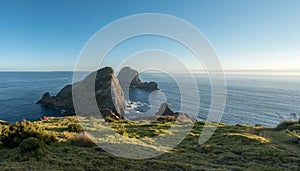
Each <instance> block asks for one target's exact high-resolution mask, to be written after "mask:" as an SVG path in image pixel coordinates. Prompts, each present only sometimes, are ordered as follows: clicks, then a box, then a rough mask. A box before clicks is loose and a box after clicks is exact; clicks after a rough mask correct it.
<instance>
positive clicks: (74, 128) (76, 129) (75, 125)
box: [68, 123, 83, 132]
mask: <svg viewBox="0 0 300 171" xmlns="http://www.w3.org/2000/svg"><path fill="white" fill-rule="evenodd" d="M68 131H69V132H82V131H83V128H82V126H81V125H80V124H78V123H73V124H70V125H68Z"/></svg>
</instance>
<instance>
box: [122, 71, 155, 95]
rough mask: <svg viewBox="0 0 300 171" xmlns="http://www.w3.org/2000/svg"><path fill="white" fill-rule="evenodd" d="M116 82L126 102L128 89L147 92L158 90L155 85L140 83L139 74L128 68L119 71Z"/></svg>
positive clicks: (152, 83)
mask: <svg viewBox="0 0 300 171" xmlns="http://www.w3.org/2000/svg"><path fill="white" fill-rule="evenodd" d="M118 80H119V82H120V85H121V87H122V89H123V91H124V94H125V98H126V100H129V89H131V88H138V89H141V90H144V91H148V92H151V91H154V90H158V87H157V83H155V82H141V80H140V78H139V73H138V72H137V71H136V70H134V69H132V68H130V67H124V68H122V69H121V71H120V72H119V74H118Z"/></svg>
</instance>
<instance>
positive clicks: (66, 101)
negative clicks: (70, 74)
mask: <svg viewBox="0 0 300 171" xmlns="http://www.w3.org/2000/svg"><path fill="white" fill-rule="evenodd" d="M91 79H95V92H93V93H95V96H96V101H97V105H98V108H99V110H107V109H109V110H111V111H113V112H114V113H116V114H118V115H120V116H123V115H124V113H125V110H126V104H125V99H124V93H123V90H122V88H121V86H120V84H119V80H118V79H117V77H116V76H115V75H114V71H113V69H112V68H111V67H105V68H102V69H99V70H97V71H95V72H92V73H90V74H89V75H88V76H87V77H86V78H85V79H83V80H82V81H80V82H77V83H74V84H73V85H67V86H65V87H64V88H63V89H62V90H61V91H60V92H59V93H58V94H57V95H56V96H50V94H49V93H48V92H47V93H45V94H44V95H43V97H42V98H41V99H40V100H39V101H38V103H39V104H41V105H43V106H47V107H51V108H56V109H64V110H67V111H74V106H73V97H72V89H75V90H76V93H78V94H79V95H77V96H76V97H77V98H79V99H76V100H80V99H84V100H82V102H81V105H85V106H87V109H88V106H89V105H90V101H89V100H86V99H89V97H92V96H91V95H90V92H87V91H86V86H87V84H89V83H91V82H93V81H91ZM83 112H84V111H83ZM87 112H88V111H87Z"/></svg>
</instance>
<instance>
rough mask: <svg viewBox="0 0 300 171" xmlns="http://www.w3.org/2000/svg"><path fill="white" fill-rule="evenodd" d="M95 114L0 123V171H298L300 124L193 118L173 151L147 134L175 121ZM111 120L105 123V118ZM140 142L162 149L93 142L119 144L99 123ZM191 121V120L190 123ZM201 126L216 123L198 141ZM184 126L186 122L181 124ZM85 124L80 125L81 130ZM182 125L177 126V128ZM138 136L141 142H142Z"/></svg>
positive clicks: (158, 132)
mask: <svg viewBox="0 0 300 171" xmlns="http://www.w3.org/2000/svg"><path fill="white" fill-rule="evenodd" d="M106 120H107V121H106V122H105V121H104V120H103V119H98V118H95V117H89V118H86V117H76V116H69V117H49V118H48V120H44V121H43V120H41V121H22V122H17V123H14V124H10V125H7V124H1V125H0V131H1V135H0V141H1V145H0V158H1V159H0V168H1V170H42V169H44V170H129V169H130V170H247V169H248V170H299V163H300V142H299V137H300V129H299V128H300V123H299V122H298V121H283V122H282V123H281V124H279V125H278V126H277V127H276V128H267V127H261V126H256V127H254V126H248V125H241V124H238V125H227V124H220V123H205V122H197V123H195V125H194V126H193V129H192V130H191V132H190V133H189V135H188V136H187V137H186V138H185V139H184V140H183V141H182V142H181V143H180V144H179V145H177V146H176V147H175V148H174V149H167V148H165V147H163V146H157V145H156V142H153V139H151V137H156V136H159V135H163V134H164V133H167V134H174V133H175V132H172V131H176V129H175V130H172V131H171V132H170V131H169V128H170V127H171V126H173V124H174V122H173V121H169V120H167V121H162V120H160V121H147V120H139V121H128V120H114V119H106ZM108 121H109V122H108ZM104 122H105V124H107V125H109V127H110V128H111V129H112V130H114V131H116V132H117V133H119V134H121V135H123V136H125V137H128V138H130V139H131V140H132V141H131V144H132V145H140V146H144V147H147V148H151V149H154V150H157V151H164V152H166V153H164V154H162V155H159V156H156V157H153V158H149V159H143V160H138V159H126V158H121V157H117V156H114V155H112V154H110V153H108V152H106V151H104V150H103V149H102V148H100V147H98V146H97V145H96V144H94V142H96V143H101V142H109V143H112V144H115V145H118V143H120V142H119V139H117V138H116V137H114V136H110V135H107V136H106V137H103V138H98V139H95V137H93V136H92V135H91V134H89V133H87V132H90V131H98V133H103V134H104V133H107V131H108V130H107V128H105V127H104V126H103V124H102V123H104ZM188 124H190V123H188ZM205 124H208V125H214V126H216V127H217V129H216V131H215V133H214V135H213V136H212V137H211V138H210V139H209V140H208V141H207V142H206V143H205V144H202V145H200V144H199V143H198V142H199V136H200V134H201V130H202V128H203V127H204V125H205ZM183 126H184V125H183ZM83 128H84V129H83ZM178 128H179V129H180V127H178ZM137 140H144V141H143V142H147V143H140V142H139V141H137Z"/></svg>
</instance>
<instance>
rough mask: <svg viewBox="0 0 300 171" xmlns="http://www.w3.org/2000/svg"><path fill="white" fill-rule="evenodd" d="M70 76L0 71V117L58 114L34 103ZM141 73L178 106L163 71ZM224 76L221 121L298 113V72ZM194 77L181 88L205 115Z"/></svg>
mask: <svg viewBox="0 0 300 171" xmlns="http://www.w3.org/2000/svg"><path fill="white" fill-rule="evenodd" d="M72 76H73V74H72V72H0V120H6V121H9V122H15V121H20V120H22V119H27V120H35V119H38V118H40V117H42V116H43V115H47V116H60V115H61V111H60V110H52V109H48V108H44V107H41V106H40V105H37V104H35V103H36V102H37V101H38V100H39V99H40V98H41V96H42V95H43V94H44V93H45V92H47V91H48V92H50V94H51V95H55V94H56V93H57V92H58V91H59V90H60V89H61V88H62V87H64V86H65V85H66V84H70V83H71V82H72ZM178 78H179V79H180V80H181V81H183V82H184V80H185V78H186V77H185V75H180V74H178ZM141 79H142V81H156V82H157V83H158V84H159V88H160V89H161V90H160V91H161V93H164V95H165V96H166V99H167V102H168V103H169V104H170V106H171V108H172V109H173V110H175V111H179V110H180V102H181V100H180V92H179V88H178V86H177V84H176V82H175V81H174V80H173V79H171V78H170V77H169V76H167V75H164V74H150V73H145V74H141ZM226 80H227V99H226V107H225V112H224V114H223V117H222V122H224V123H228V124H237V123H242V124H250V125H254V124H262V125H266V126H275V125H276V124H278V123H279V122H280V121H281V119H280V118H279V117H278V115H277V114H276V113H280V114H281V115H282V116H283V117H285V118H289V115H290V113H296V114H298V116H300V78H299V77H297V76H249V75H227V76H226ZM176 81H178V80H176ZM196 81H197V84H198V91H196V90H192V89H189V90H187V91H188V93H196V94H197V95H199V96H200V113H199V114H198V116H199V118H201V119H205V118H206V116H207V114H208V111H209V107H210V100H211V88H210V82H209V79H208V78H207V76H206V75H204V74H196ZM186 84H189V83H188V82H186ZM188 93H187V94H188ZM134 95H136V96H139V97H145V98H144V99H147V97H148V96H147V94H145V93H143V92H135V94H133V95H132V96H133V98H134ZM140 101H141V102H140V103H138V105H137V108H135V109H136V110H139V111H141V112H140V113H142V112H144V111H147V110H148V109H149V106H148V105H147V104H146V103H147V100H144V101H143V100H140ZM189 105H190V106H189V107H190V108H193V107H194V106H195V105H196V104H195V103H193V101H191V102H189Z"/></svg>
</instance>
